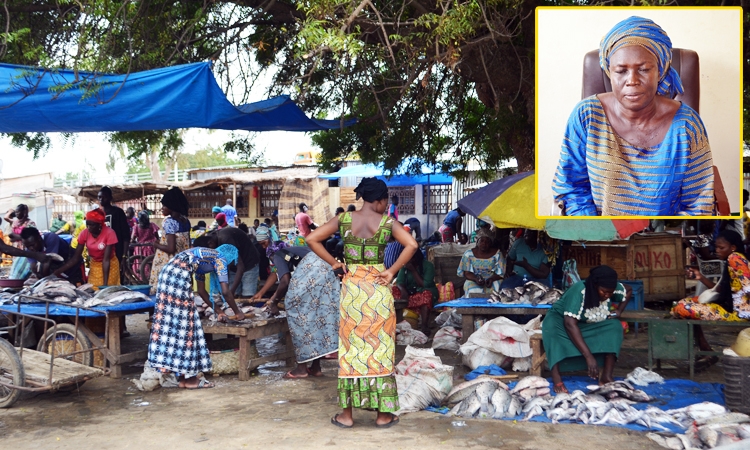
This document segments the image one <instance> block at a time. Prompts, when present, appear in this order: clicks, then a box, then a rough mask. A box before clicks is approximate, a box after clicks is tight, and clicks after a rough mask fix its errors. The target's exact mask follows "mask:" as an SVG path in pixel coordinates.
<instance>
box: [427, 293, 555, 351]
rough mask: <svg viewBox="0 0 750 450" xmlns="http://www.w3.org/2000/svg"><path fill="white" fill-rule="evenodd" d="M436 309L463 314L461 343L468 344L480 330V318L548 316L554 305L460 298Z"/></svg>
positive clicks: (438, 305) (442, 304)
mask: <svg viewBox="0 0 750 450" xmlns="http://www.w3.org/2000/svg"><path fill="white" fill-rule="evenodd" d="M435 307H436V308H455V309H456V312H457V313H458V314H461V325H462V330H463V335H462V337H461V342H462V343H464V342H466V340H467V339H469V336H471V334H472V333H473V332H474V331H475V330H476V329H477V328H479V327H478V326H477V325H479V324H478V323H476V318H477V317H478V316H489V317H498V316H507V315H538V314H541V315H546V314H547V311H549V309H550V308H551V307H552V305H532V304H530V303H526V304H504V303H492V302H490V299H488V298H459V299H456V300H451V301H449V302H446V303H439V304H437V305H436V306H435Z"/></svg>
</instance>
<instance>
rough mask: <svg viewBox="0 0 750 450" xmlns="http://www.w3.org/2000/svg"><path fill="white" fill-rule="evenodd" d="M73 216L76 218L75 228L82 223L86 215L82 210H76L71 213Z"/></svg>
mask: <svg viewBox="0 0 750 450" xmlns="http://www.w3.org/2000/svg"><path fill="white" fill-rule="evenodd" d="M73 217H75V219H76V228H78V227H80V226H81V225H83V220H84V218H85V217H86V214H84V213H83V211H76V212H74V213H73Z"/></svg>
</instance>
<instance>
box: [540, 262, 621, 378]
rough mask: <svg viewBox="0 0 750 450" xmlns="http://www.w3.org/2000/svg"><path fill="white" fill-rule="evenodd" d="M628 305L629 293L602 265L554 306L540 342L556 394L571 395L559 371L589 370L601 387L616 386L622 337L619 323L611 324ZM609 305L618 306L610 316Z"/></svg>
mask: <svg viewBox="0 0 750 450" xmlns="http://www.w3.org/2000/svg"><path fill="white" fill-rule="evenodd" d="M628 300H630V289H629V287H628V288H626V287H624V286H623V285H622V284H620V283H618V282H617V272H615V270H614V269H612V268H611V267H609V266H598V267H594V268H593V269H591V272H590V273H589V277H588V278H587V279H586V280H585V281H579V282H577V283H575V284H574V285H573V286H571V287H570V288H568V290H567V291H565V294H563V296H562V297H561V298H560V300H558V301H557V302H555V304H554V305H552V309H550V311H549V312H548V313H547V316H546V317H545V318H544V321H543V322H542V339H543V341H544V351H545V353H546V354H547V363H548V364H549V366H550V367H551V368H552V382H553V383H554V389H555V392H557V393H560V392H568V389H567V388H566V387H565V384H564V383H563V381H562V377H561V376H560V372H569V371H575V370H588V375H589V376H590V377H591V378H594V379H598V380H599V382H600V383H602V384H604V383H609V382H612V381H614V378H613V376H612V375H613V372H614V369H615V361H616V360H617V357H618V356H619V355H620V346H621V345H622V335H623V332H622V325H620V321H619V320H607V319H619V317H620V314H621V313H622V311H623V310H625V307H626V306H627V304H628ZM610 301H611V302H613V303H619V304H620V305H619V307H618V308H617V310H616V312H614V313H612V314H610V312H609V304H610ZM602 366H603V367H604V368H603V370H602V371H601V376H600V372H599V367H602Z"/></svg>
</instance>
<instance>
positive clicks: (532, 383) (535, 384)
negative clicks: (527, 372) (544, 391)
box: [510, 375, 549, 394]
mask: <svg viewBox="0 0 750 450" xmlns="http://www.w3.org/2000/svg"><path fill="white" fill-rule="evenodd" d="M528 388H548V389H549V381H547V380H546V379H544V378H542V377H538V376H535V375H532V376H528V377H524V378H523V379H521V381H519V382H518V383H517V384H516V385H515V387H513V389H511V391H510V393H511V394H515V393H516V392H520V391H522V390H524V389H528Z"/></svg>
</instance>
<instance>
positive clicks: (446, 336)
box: [432, 327, 461, 352]
mask: <svg viewBox="0 0 750 450" xmlns="http://www.w3.org/2000/svg"><path fill="white" fill-rule="evenodd" d="M460 341H461V330H457V329H455V328H453V327H443V328H441V329H439V330H437V333H435V336H434V337H433V338H432V348H443V349H446V350H453V351H454V352H457V351H458V349H459V348H460V347H461V344H459V342H460Z"/></svg>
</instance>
